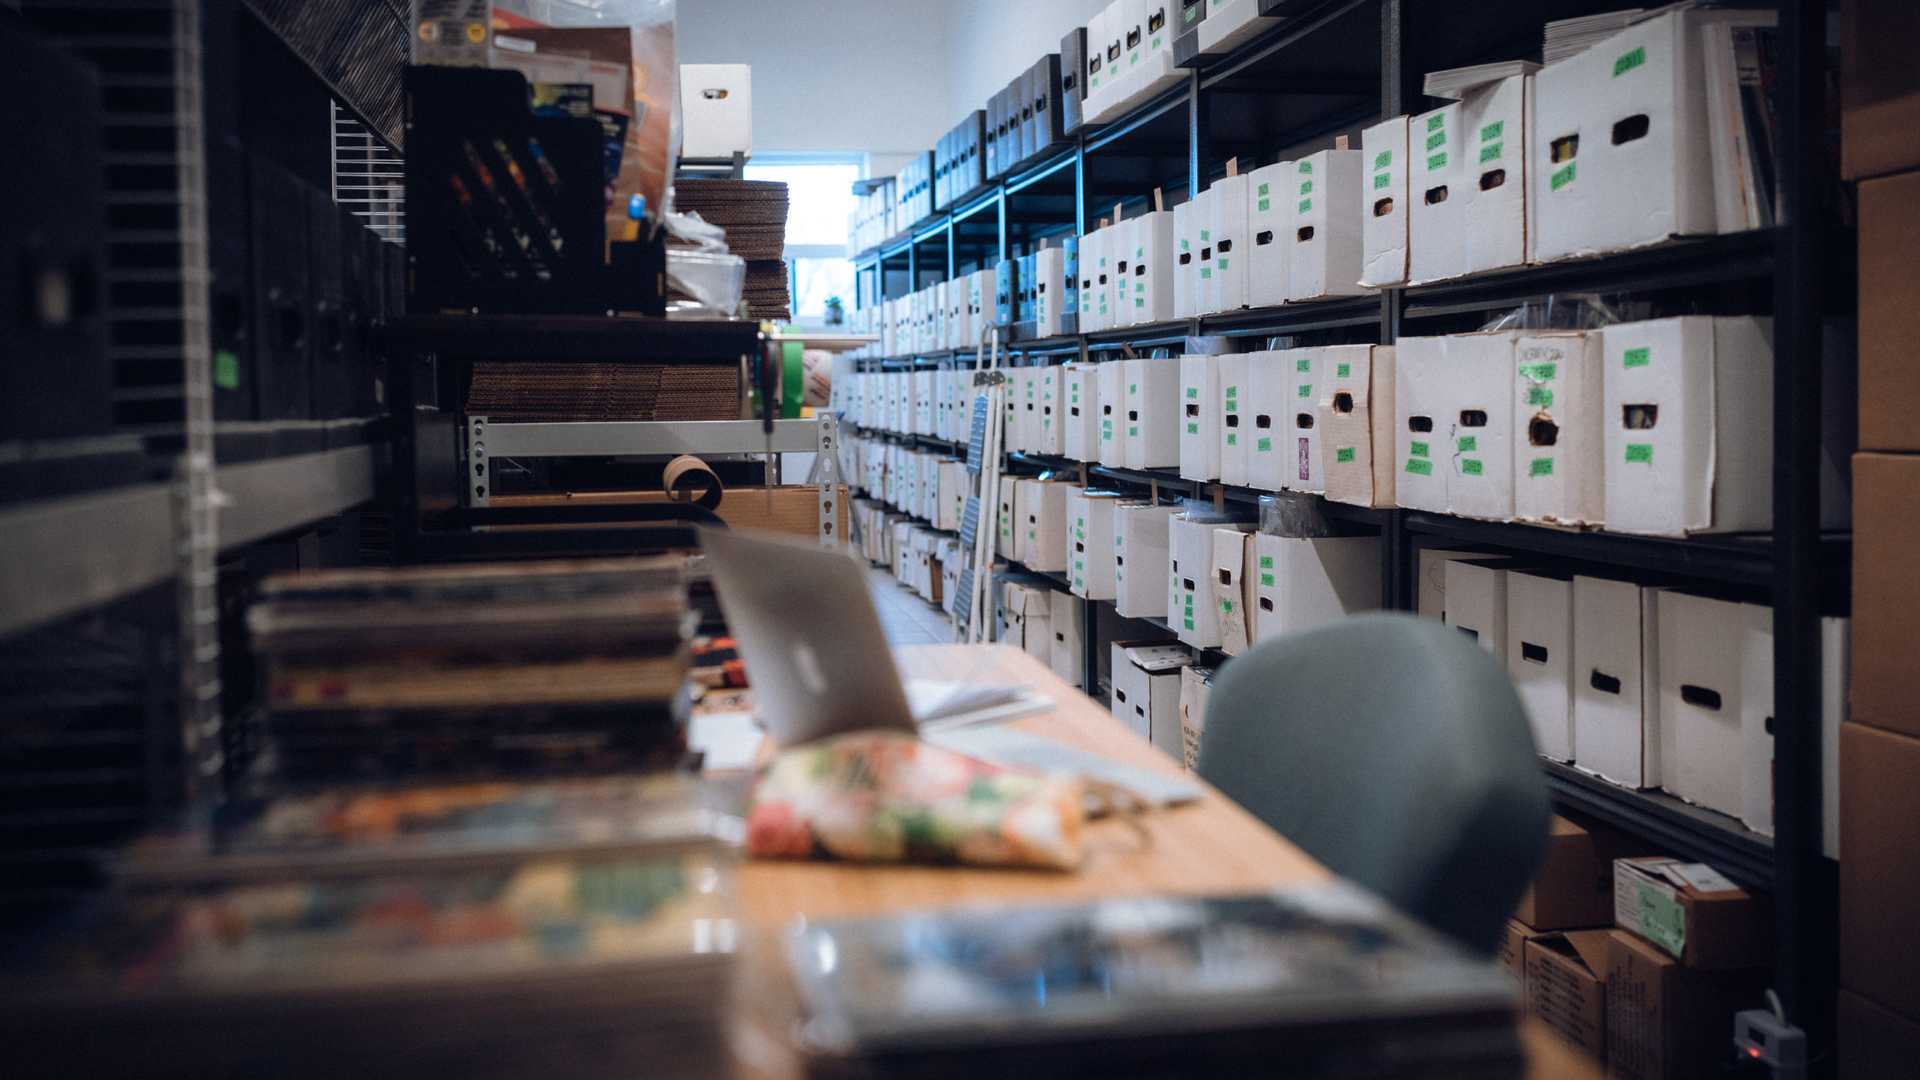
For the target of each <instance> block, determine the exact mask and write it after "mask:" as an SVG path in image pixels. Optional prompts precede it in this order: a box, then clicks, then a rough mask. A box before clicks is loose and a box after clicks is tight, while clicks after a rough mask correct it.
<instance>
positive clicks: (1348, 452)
mask: <svg viewBox="0 0 1920 1080" xmlns="http://www.w3.org/2000/svg"><path fill="white" fill-rule="evenodd" d="M1355 453H1356V451H1355V450H1354V448H1353V447H1351V446H1343V447H1341V448H1340V449H1338V450H1335V451H1334V452H1333V460H1334V461H1336V462H1338V463H1339V464H1341V465H1345V464H1348V463H1349V462H1351V461H1352V460H1353V459H1354V455H1355Z"/></svg>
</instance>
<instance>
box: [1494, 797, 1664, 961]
mask: <svg viewBox="0 0 1920 1080" xmlns="http://www.w3.org/2000/svg"><path fill="white" fill-rule="evenodd" d="M1650 850H1652V846H1651V845H1650V844H1648V843H1647V842H1646V841H1644V840H1641V839H1639V838H1638V837H1635V836H1632V835H1629V834H1627V833H1624V832H1621V831H1620V830H1618V829H1612V828H1609V827H1607V826H1605V825H1602V824H1600V823H1599V822H1597V821H1593V820H1592V819H1590V818H1581V819H1579V820H1575V819H1573V818H1569V817H1565V816H1562V815H1560V814H1555V815H1554V816H1553V817H1552V818H1551V819H1549V824H1548V829H1547V849H1546V855H1545V856H1544V857H1543V858H1542V860H1541V863H1540V870H1539V872H1538V873H1536V874H1535V875H1534V879H1533V884H1532V885H1530V886H1529V887H1528V888H1527V892H1526V895H1525V896H1523V897H1521V898H1520V906H1519V907H1517V908H1515V909H1514V912H1513V917H1514V919H1516V920H1518V921H1519V922H1520V923H1521V924H1522V925H1524V926H1526V927H1527V928H1529V929H1531V930H1535V931H1542V932H1544V931H1550V930H1585V929H1592V928H1594V927H1603V928H1604V927H1608V926H1611V925H1612V924H1613V906H1614V895H1613V864H1614V861H1615V860H1616V859H1620V858H1624V857H1627V856H1630V855H1639V854H1643V853H1645V852H1648V851H1650Z"/></svg>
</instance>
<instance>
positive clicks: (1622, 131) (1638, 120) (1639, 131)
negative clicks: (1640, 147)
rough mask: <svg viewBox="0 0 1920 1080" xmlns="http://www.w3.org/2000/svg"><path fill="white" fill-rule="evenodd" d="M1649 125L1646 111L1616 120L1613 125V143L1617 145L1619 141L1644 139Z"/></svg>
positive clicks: (1627, 141)
mask: <svg viewBox="0 0 1920 1080" xmlns="http://www.w3.org/2000/svg"><path fill="white" fill-rule="evenodd" d="M1651 126H1652V121H1650V120H1648V119H1647V114H1646V113H1635V114H1634V115H1632V116H1629V117H1627V118H1626V119H1624V120H1620V121H1617V122H1615V123H1614V125H1613V145H1615V146H1619V145H1620V144H1621V143H1630V142H1632V141H1634V140H1635V139H1644V138H1646V137H1647V131H1648V129H1649V128H1650V127H1651Z"/></svg>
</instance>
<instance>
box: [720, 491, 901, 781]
mask: <svg viewBox="0 0 1920 1080" xmlns="http://www.w3.org/2000/svg"><path fill="white" fill-rule="evenodd" d="M700 546H701V547H702V548H703V549H704V550H705V551H706V553H707V562H708V564H709V565H710V566H711V567H712V569H713V587H714V590H715V591H716V592H718V593H719V595H720V608H721V610H722V612H723V613H724V614H725V615H726V618H727V627H728V629H729V631H730V632H731V633H732V634H733V637H734V640H735V641H737V642H739V644H740V658H741V659H742V660H744V661H746V665H747V674H748V677H749V678H750V679H752V680H753V700H754V703H755V705H756V706H757V707H758V711H759V714H760V718H761V721H762V722H763V723H765V724H766V726H767V732H768V733H769V734H771V735H772V736H773V738H774V740H775V741H776V742H778V743H779V744H780V745H782V746H793V745H796V744H798V743H803V742H807V741H810V740H813V739H820V738H825V737H826V736H829V735H837V734H839V733H841V732H843V731H856V730H860V729H863V728H865V729H872V728H883V729H890V730H897V731H909V732H910V731H914V730H916V727H915V725H914V721H913V713H912V711H911V710H910V709H909V708H908V705H907V695H906V691H905V690H903V689H902V688H901V686H900V673H899V672H898V671H897V670H896V669H895V668H894V666H893V651H892V648H891V647H890V646H889V645H888V644H887V635H886V632H885V631H884V630H882V629H881V627H880V617H879V616H878V615H877V614H875V613H874V610H873V598H872V597H871V596H869V595H868V593H867V575H866V573H865V571H864V569H863V568H862V567H861V565H860V563H858V562H856V561H854V559H853V557H852V556H850V555H846V554H842V553H840V552H835V551H828V550H825V549H822V548H819V547H816V546H814V545H812V544H805V543H798V542H793V541H788V540H779V539H766V538H760V537H754V536H750V535H747V534H743V533H740V532H737V531H734V530H728V529H702V530H700Z"/></svg>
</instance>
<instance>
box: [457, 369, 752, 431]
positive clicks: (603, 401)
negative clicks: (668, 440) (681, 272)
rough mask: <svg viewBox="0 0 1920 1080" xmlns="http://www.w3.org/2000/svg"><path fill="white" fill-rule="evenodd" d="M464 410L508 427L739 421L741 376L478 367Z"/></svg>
mask: <svg viewBox="0 0 1920 1080" xmlns="http://www.w3.org/2000/svg"><path fill="white" fill-rule="evenodd" d="M466 411H467V413H468V414H469V415H472V416H485V417H487V418H489V419H492V420H495V421H501V422H506V423H551V422H560V421H592V420H735V419H738V418H739V416H740V373H739V371H738V369H736V368H734V367H731V366H726V365H687V366H674V367H668V366H665V365H661V364H593V363H568V364H536V363H513V362H502V363H481V364H475V365H473V381H472V383H471V384H470V385H469V387H468V391H467V407H466Z"/></svg>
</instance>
